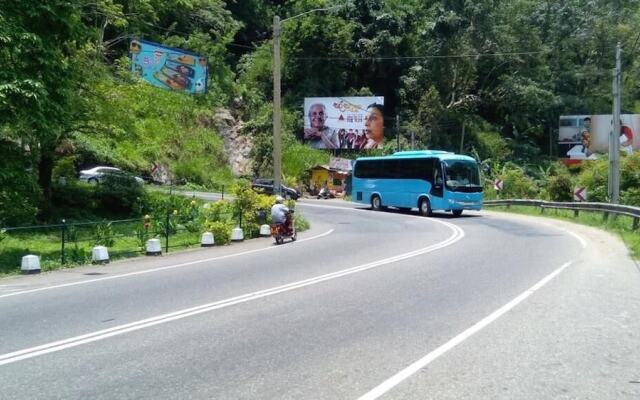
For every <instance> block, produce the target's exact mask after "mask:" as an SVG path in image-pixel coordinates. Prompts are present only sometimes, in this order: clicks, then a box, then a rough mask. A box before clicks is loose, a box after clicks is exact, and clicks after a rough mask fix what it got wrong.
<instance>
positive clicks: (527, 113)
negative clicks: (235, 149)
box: [0, 0, 640, 226]
mask: <svg viewBox="0 0 640 400" xmlns="http://www.w3.org/2000/svg"><path fill="white" fill-rule="evenodd" d="M318 8H330V9H329V10H324V11H315V12H311V13H308V14H305V15H301V16H299V14H301V13H305V12H307V11H310V10H313V9H318ZM275 15H278V16H280V17H281V18H282V19H285V18H289V17H293V16H296V18H293V19H290V20H287V21H285V22H284V23H283V33H282V69H283V71H282V93H283V105H284V110H283V133H284V139H283V149H284V152H283V164H284V178H285V181H287V182H288V183H290V184H294V183H299V182H300V180H301V178H302V177H303V175H304V172H305V170H306V169H308V168H309V167H311V166H313V165H315V164H321V163H326V162H328V159H329V155H328V153H326V152H321V151H318V150H313V149H310V148H308V147H305V146H304V145H303V144H301V143H300V141H299V132H301V131H302V124H303V115H302V109H301V105H302V102H303V99H304V97H310V96H347V95H377V96H384V97H385V114H386V115H385V118H386V119H387V120H388V121H387V124H386V125H387V130H386V136H387V140H386V146H387V147H386V148H385V149H384V150H381V151H380V150H379V152H383V153H388V152H391V151H393V150H394V149H395V146H396V140H395V139H396V135H400V136H401V137H400V142H401V145H402V146H403V147H404V148H406V147H407V146H408V141H409V138H410V137H411V135H412V134H413V136H414V138H415V141H416V147H418V148H439V149H445V150H452V151H460V150H462V152H464V153H467V154H471V155H473V156H475V157H476V158H478V160H479V161H481V162H483V165H484V166H485V171H486V177H487V179H488V180H490V179H492V178H494V177H503V178H505V179H506V182H509V180H511V181H512V182H513V184H511V185H509V186H507V187H510V188H511V189H510V190H514V191H515V190H516V188H518V189H517V193H516V192H514V193H513V195H514V196H540V197H543V198H544V197H548V198H563V197H566V196H567V188H568V187H571V186H572V185H574V184H578V183H584V184H586V185H592V186H591V193H595V194H594V197H593V198H592V199H594V200H595V199H598V200H606V190H605V192H604V193H601V191H602V189H601V188H602V181H601V172H602V171H601V169H602V163H603V162H604V161H601V162H599V163H595V164H594V165H590V166H587V167H585V168H583V169H582V170H567V169H566V168H564V167H561V166H560V165H558V164H557V163H556V162H555V157H556V155H555V154H554V151H555V150H554V149H555V146H554V142H555V139H554V131H555V130H556V129H557V125H558V117H559V116H560V115H562V114H583V113H584V114H597V113H601V114H608V113H610V112H611V102H612V101H611V69H612V68H613V66H614V63H615V46H616V44H617V43H620V44H621V45H622V48H623V52H624V54H623V71H624V80H623V83H624V88H623V101H622V105H623V107H622V109H623V112H626V113H632V112H640V103H638V102H637V100H636V99H637V98H638V92H639V90H640V85H639V84H638V83H639V82H640V76H639V64H638V53H639V52H640V35H639V34H638V33H637V29H636V27H637V26H639V25H640V6H639V1H637V0H620V1H605V0H589V1H587V0H567V1H562V2H554V1H533V0H513V1H505V0H477V1H450V0H437V1H430V2H425V1H422V0H387V1H382V0H345V1H338V2H329V1H324V0H320V1H318V0H314V1H310V0H296V1H288V2H285V1H276V0H271V1H263V0H227V1H223V0H170V1H164V0H163V1H160V0H91V1H89V0H71V1H69V0H48V1H44V2H43V1H39V0H23V1H7V0H0V62H1V63H2V66H3V67H2V68H1V69H0V166H1V167H2V168H1V170H0V210H2V211H0V226H2V225H5V224H7V223H9V222H11V223H16V224H17V223H21V224H26V223H30V222H33V221H35V220H36V219H37V218H39V219H40V220H50V219H51V218H52V217H54V216H56V215H59V207H60V203H58V202H56V199H59V198H61V197H65V196H66V197H67V198H68V197H69V194H68V193H67V194H66V195H65V194H64V193H63V194H61V193H60V192H65V191H66V190H67V189H65V188H64V187H58V186H59V185H58V181H59V179H58V178H59V177H60V176H65V177H68V178H70V179H72V178H73V176H75V173H77V171H78V170H79V169H81V168H82V167H85V166H91V165H98V164H109V165H115V166H119V167H122V168H123V169H126V170H128V171H130V172H133V173H136V174H139V175H143V176H148V174H149V171H150V168H151V165H152V163H155V164H160V165H162V166H163V168H166V169H167V171H168V173H169V175H170V176H171V177H172V180H174V181H181V182H190V183H193V184H197V185H202V186H209V187H211V186H213V185H216V184H220V183H229V182H230V181H231V180H233V179H234V177H233V175H232V173H231V170H230V168H229V165H228V156H229V155H228V154H226V153H225V150H224V147H223V140H222V138H221V137H220V135H219V134H220V132H218V131H217V128H216V125H215V123H212V121H214V115H215V111H216V109H218V108H226V109H228V110H230V112H231V113H232V114H233V115H234V117H235V118H237V120H238V121H241V123H242V133H243V134H244V135H247V136H248V137H250V138H251V140H252V141H253V143H254V148H253V151H252V154H251V156H252V158H253V168H252V171H251V174H252V175H256V176H258V175H263V176H270V175H271V174H272V154H271V148H272V147H271V146H272V143H271V135H272V131H271V130H272V125H271V123H272V104H271V101H272V52H271V44H272V43H271V39H272V32H271V30H272V20H273V17H274V16H275ZM132 38H142V39H146V40H150V41H155V42H159V43H162V44H165V45H168V46H172V47H177V48H182V49H185V50H190V51H193V52H196V53H199V54H202V55H205V56H207V58H208V60H209V82H208V88H209V91H208V93H206V94H204V95H197V96H189V95H184V94H179V93H174V92H171V91H167V90H162V89H158V88H155V87H152V86H149V85H147V84H146V83H144V82H141V81H139V80H138V79H137V78H135V77H134V76H132V75H131V74H130V73H129V72H128V71H129V69H130V68H129V67H130V65H129V60H128V58H127V54H128V48H129V42H130V40H131V39H132ZM396 116H398V119H399V121H400V131H397V130H396V129H395V120H396ZM463 126H464V128H463ZM463 131H464V132H465V136H464V141H463V140H462V139H463V137H462V132H463ZM461 146H462V149H461ZM342 155H343V156H347V157H352V156H354V154H342ZM634 158H636V157H633V158H632V157H629V160H626V161H624V160H623V161H624V162H623V166H624V168H626V170H624V171H623V178H622V179H623V186H624V185H627V186H624V187H623V188H622V190H623V199H624V200H625V201H628V202H630V204H638V197H640V196H638V193H637V187H638V186H637V185H636V183H637V180H638V178H637V176H638V174H639V172H638V164H639V163H638V161H637V159H636V160H635V161H634ZM605 167H606V164H605ZM605 172H606V171H605ZM605 177H606V173H605ZM625 182H626V183H625ZM634 185H636V186H634ZM605 188H606V182H605ZM505 190H506V189H505Z"/></svg>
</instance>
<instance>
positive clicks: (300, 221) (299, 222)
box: [295, 214, 310, 231]
mask: <svg viewBox="0 0 640 400" xmlns="http://www.w3.org/2000/svg"><path fill="white" fill-rule="evenodd" d="M295 226H296V230H297V231H306V230H307V229H309V226H310V225H309V221H307V219H306V218H305V217H304V216H303V215H302V214H298V215H296V219H295Z"/></svg>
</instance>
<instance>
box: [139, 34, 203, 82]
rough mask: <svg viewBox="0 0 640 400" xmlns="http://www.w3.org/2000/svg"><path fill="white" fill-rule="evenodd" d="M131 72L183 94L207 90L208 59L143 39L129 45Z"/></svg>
mask: <svg viewBox="0 0 640 400" xmlns="http://www.w3.org/2000/svg"><path fill="white" fill-rule="evenodd" d="M129 57H130V58H131V70H132V71H133V72H135V73H137V74H139V75H140V76H141V77H142V79H144V80H145V81H147V82H149V83H150V84H152V85H154V86H157V87H161V88H163V89H170V90H175V91H178V92H184V93H191V94H194V93H205V92H206V91H207V77H208V69H209V68H208V66H207V58H206V57H204V56H201V55H198V54H196V53H192V52H189V51H185V50H180V49H174V48H172V47H166V46H163V45H161V44H158V43H153V42H148V41H146V40H132V41H131V43H130V44H129Z"/></svg>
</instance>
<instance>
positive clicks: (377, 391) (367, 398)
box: [358, 261, 573, 400]
mask: <svg viewBox="0 0 640 400" xmlns="http://www.w3.org/2000/svg"><path fill="white" fill-rule="evenodd" d="M572 263H573V261H569V262H567V263H565V264H563V265H562V266H561V267H560V268H558V269H556V270H555V271H553V272H552V273H550V274H549V275H547V276H546V277H544V278H543V279H542V280H540V281H539V282H538V283H536V284H535V285H533V286H532V287H531V288H529V289H527V290H525V291H524V292H523V293H521V294H520V295H518V296H517V297H516V298H514V299H513V300H511V301H510V302H508V303H507V304H505V305H503V306H502V307H500V308H499V309H497V310H496V311H494V312H492V313H491V314H489V315H488V316H486V317H485V318H483V319H482V320H480V321H478V322H477V323H476V324H474V325H473V326H471V327H470V328H468V329H467V330H465V331H464V332H462V333H460V334H458V335H457V336H455V337H454V338H453V339H451V340H449V341H448V342H446V343H445V344H443V345H442V346H440V347H438V348H436V349H435V350H433V351H432V352H430V353H429V354H427V355H426V356H424V357H422V358H421V359H419V360H418V361H416V362H414V363H413V364H411V365H409V366H408V367H406V368H405V369H403V370H401V371H400V372H398V373H396V374H395V375H393V376H392V377H391V378H389V379H387V380H386V381H384V382H382V383H381V384H380V385H378V386H376V387H375V388H373V389H372V390H370V391H369V392H367V393H365V394H364V395H362V396H360V397H359V398H358V400H374V399H377V398H379V397H380V396H382V395H384V394H385V393H386V392H388V391H389V390H391V389H393V388H394V387H395V386H397V385H399V384H400V383H401V382H402V381H404V380H406V379H407V378H409V377H410V376H412V375H413V374H415V373H416V372H418V371H419V370H420V369H422V368H424V367H426V366H427V365H429V364H430V363H431V362H433V361H434V360H436V359H437V358H438V357H440V356H441V355H443V354H445V353H446V352H448V351H449V350H451V349H453V348H454V347H456V346H457V345H459V344H460V343H462V342H464V341H465V340H467V339H468V338H470V337H471V336H473V335H474V334H476V333H477V332H479V331H480V330H482V329H483V328H485V327H486V326H487V325H489V324H491V323H492V322H494V321H495V320H497V319H498V318H500V317H501V316H502V315H504V314H505V313H507V312H508V311H510V310H511V309H513V308H514V307H515V306H517V305H518V304H520V303H521V302H523V301H524V300H525V299H526V298H527V297H529V296H530V295H531V294H533V293H534V292H535V291H536V290H538V289H540V288H541V287H543V286H544V285H546V284H547V283H549V281H551V280H552V279H553V278H555V277H556V276H557V275H558V274H560V273H561V272H562V271H564V269H565V268H567V267H568V266H570V265H571V264H572Z"/></svg>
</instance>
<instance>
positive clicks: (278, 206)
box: [271, 196, 290, 229]
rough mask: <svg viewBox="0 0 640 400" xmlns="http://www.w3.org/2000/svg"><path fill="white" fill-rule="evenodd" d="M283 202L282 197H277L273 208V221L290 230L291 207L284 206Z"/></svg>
mask: <svg viewBox="0 0 640 400" xmlns="http://www.w3.org/2000/svg"><path fill="white" fill-rule="evenodd" d="M283 202H284V199H283V198H282V196H276V203H275V204H274V205H273V206H272V207H271V221H272V222H273V223H274V224H278V225H281V226H282V227H284V228H285V229H289V226H288V225H289V221H290V218H288V217H289V207H287V206H286V205H284V204H283Z"/></svg>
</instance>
